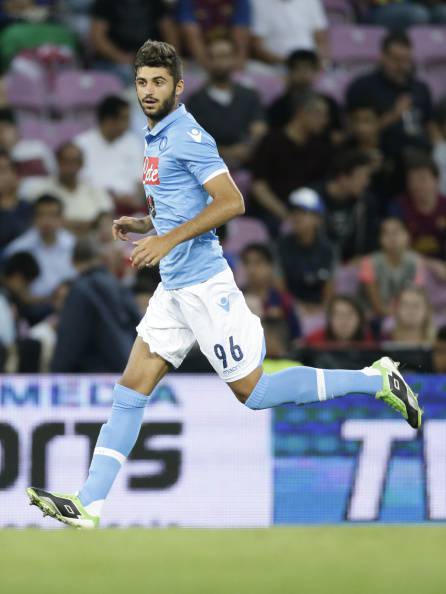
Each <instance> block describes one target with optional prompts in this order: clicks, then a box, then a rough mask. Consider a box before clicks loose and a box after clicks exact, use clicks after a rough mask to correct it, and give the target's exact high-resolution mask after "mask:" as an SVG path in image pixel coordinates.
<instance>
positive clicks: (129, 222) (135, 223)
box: [112, 217, 149, 241]
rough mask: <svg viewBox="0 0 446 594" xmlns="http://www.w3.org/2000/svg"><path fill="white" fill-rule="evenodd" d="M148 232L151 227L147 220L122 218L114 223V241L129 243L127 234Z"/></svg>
mask: <svg viewBox="0 0 446 594" xmlns="http://www.w3.org/2000/svg"><path fill="white" fill-rule="evenodd" d="M148 230H149V227H148V225H147V221H146V219H145V218H142V219H138V218H136V217H121V218H120V219H115V220H114V221H113V227H112V233H113V239H122V241H127V240H128V237H127V233H146V232H147V231H148Z"/></svg>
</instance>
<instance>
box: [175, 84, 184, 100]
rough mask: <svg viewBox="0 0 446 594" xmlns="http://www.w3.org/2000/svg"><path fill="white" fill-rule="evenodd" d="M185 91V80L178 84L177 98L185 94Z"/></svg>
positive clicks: (176, 89)
mask: <svg viewBox="0 0 446 594" xmlns="http://www.w3.org/2000/svg"><path fill="white" fill-rule="evenodd" d="M183 91H184V80H179V81H178V82H177V86H176V88H175V96H176V97H177V99H178V97H179V96H180V95H181V94H182V93H183Z"/></svg>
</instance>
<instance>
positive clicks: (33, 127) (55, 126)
mask: <svg viewBox="0 0 446 594" xmlns="http://www.w3.org/2000/svg"><path fill="white" fill-rule="evenodd" d="M19 127H20V134H21V136H22V138H24V139H25V140H26V139H30V140H31V139H32V140H40V141H42V142H44V143H45V144H46V145H47V146H48V147H49V148H50V149H52V150H54V149H56V148H57V147H58V146H60V145H61V144H63V143H64V142H67V141H68V140H71V139H72V138H74V137H75V136H76V135H77V134H80V133H81V132H83V131H84V130H86V129H87V128H88V126H86V125H85V123H84V122H82V121H79V120H71V119H70V120H59V121H52V120H46V119H40V118H22V119H20V121H19Z"/></svg>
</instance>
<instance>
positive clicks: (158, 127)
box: [144, 103, 187, 136]
mask: <svg viewBox="0 0 446 594" xmlns="http://www.w3.org/2000/svg"><path fill="white" fill-rule="evenodd" d="M186 113H187V111H186V108H185V106H184V104H183V103H180V104H179V105H178V107H177V108H176V109H174V110H173V111H172V112H171V113H169V115H167V116H166V117H165V118H163V119H162V120H161V121H160V122H158V123H157V124H155V126H153V128H152V129H151V130H150V129H149V127H148V126H146V127H145V128H144V130H145V131H146V132H147V135H148V136H157V135H158V134H159V133H160V132H161V131H162V130H164V128H167V126H169V125H170V124H172V122H175V121H176V120H178V119H179V118H181V117H183V116H184V115H186Z"/></svg>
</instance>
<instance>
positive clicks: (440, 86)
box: [420, 64, 446, 102]
mask: <svg viewBox="0 0 446 594" xmlns="http://www.w3.org/2000/svg"><path fill="white" fill-rule="evenodd" d="M420 78H421V80H423V81H424V82H425V83H426V84H427V85H428V86H429V88H430V91H431V93H432V98H433V100H434V102H437V101H439V100H440V99H442V98H443V97H446V64H445V69H444V71H443V72H421V73H420Z"/></svg>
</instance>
